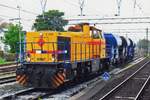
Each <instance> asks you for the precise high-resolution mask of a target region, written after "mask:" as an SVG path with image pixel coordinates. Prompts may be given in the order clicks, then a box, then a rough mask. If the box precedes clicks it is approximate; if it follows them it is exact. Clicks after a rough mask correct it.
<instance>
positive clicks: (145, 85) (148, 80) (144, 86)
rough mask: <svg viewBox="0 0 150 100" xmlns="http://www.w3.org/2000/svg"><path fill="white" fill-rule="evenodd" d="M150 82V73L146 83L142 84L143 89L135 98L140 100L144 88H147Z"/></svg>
mask: <svg viewBox="0 0 150 100" xmlns="http://www.w3.org/2000/svg"><path fill="white" fill-rule="evenodd" d="M149 82H150V75H149V77H148V78H147V80H146V82H145V83H144V85H143V86H142V88H141V90H140V91H139V93H138V94H137V96H136V97H135V99H134V100H140V98H141V96H142V94H143V93H144V90H145V89H146V87H147V86H148V85H149Z"/></svg>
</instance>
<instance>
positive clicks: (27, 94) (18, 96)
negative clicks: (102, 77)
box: [0, 80, 95, 100]
mask: <svg viewBox="0 0 150 100" xmlns="http://www.w3.org/2000/svg"><path fill="white" fill-rule="evenodd" d="M94 81H95V80H94ZM91 83H92V82H91ZM91 83H86V84H87V86H88V84H91ZM79 84H80V83H79ZM81 84H82V83H81ZM86 84H84V86H83V85H82V86H81V87H79V89H78V90H75V89H72V90H71V91H72V93H70V95H72V94H74V93H76V92H79V91H80V90H81V89H83V88H86V86H85V85H86ZM73 87H75V85H73V86H68V87H67V88H61V90H51V91H47V90H46V91H45V90H44V91H43V90H42V91H41V90H39V89H34V88H30V89H26V90H21V91H18V92H16V93H13V94H8V95H4V96H2V97H0V100H1V99H2V100H22V99H24V100H31V99H32V100H37V99H39V98H45V97H48V96H51V95H53V94H54V95H55V93H58V94H59V92H62V91H65V90H67V89H71V88H73ZM69 91H70V90H69ZM65 94H68V93H65Z"/></svg>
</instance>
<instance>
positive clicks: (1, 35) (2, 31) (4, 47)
mask: <svg viewBox="0 0 150 100" xmlns="http://www.w3.org/2000/svg"><path fill="white" fill-rule="evenodd" d="M5 32H7V29H0V50H1V51H4V52H7V51H8V50H9V46H7V45H5V44H4V43H3V42H2V40H3V38H4V34H5Z"/></svg>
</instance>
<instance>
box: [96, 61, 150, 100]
mask: <svg viewBox="0 0 150 100" xmlns="http://www.w3.org/2000/svg"><path fill="white" fill-rule="evenodd" d="M148 64H150V60H149V61H148V62H146V63H145V64H144V65H143V66H141V67H140V68H139V69H138V70H137V71H135V72H134V73H133V74H132V75H130V76H129V77H127V78H126V79H125V80H124V81H122V82H121V83H120V84H119V85H117V86H116V87H114V88H113V89H112V90H111V91H109V92H108V93H107V94H105V95H104V96H103V97H101V98H100V99H99V100H128V99H134V100H139V98H141V96H142V94H143V91H144V90H145V89H146V86H147V85H148V83H149V81H150V73H149V72H150V66H149V65H148ZM148 100H150V99H148Z"/></svg>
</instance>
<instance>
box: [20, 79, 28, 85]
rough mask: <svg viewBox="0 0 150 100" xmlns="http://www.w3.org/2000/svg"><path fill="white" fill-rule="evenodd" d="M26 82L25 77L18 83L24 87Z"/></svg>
mask: <svg viewBox="0 0 150 100" xmlns="http://www.w3.org/2000/svg"><path fill="white" fill-rule="evenodd" d="M26 82H27V77H25V79H24V80H23V81H21V82H20V84H21V85H25V84H26Z"/></svg>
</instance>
